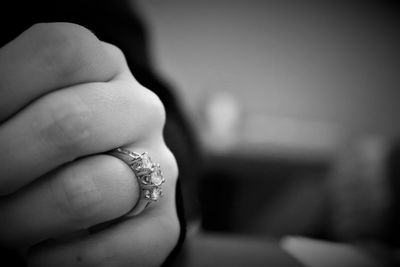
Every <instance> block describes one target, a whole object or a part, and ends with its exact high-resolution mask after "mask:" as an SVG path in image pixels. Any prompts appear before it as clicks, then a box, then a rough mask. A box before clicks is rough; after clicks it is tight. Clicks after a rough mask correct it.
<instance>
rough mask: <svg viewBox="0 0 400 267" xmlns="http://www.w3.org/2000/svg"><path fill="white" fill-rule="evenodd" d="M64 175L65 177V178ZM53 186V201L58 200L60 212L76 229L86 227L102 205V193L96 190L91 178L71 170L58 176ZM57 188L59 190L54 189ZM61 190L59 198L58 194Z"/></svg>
mask: <svg viewBox="0 0 400 267" xmlns="http://www.w3.org/2000/svg"><path fill="white" fill-rule="evenodd" d="M65 175H66V176H65ZM57 178H58V179H56V181H55V182H54V183H58V185H57V184H53V188H54V190H53V192H54V193H55V196H54V197H55V199H58V206H59V209H60V211H61V212H62V213H63V214H66V216H67V217H68V218H69V219H70V220H71V222H73V223H74V224H75V225H76V226H77V227H86V226H90V225H86V224H88V223H90V220H91V219H92V218H93V217H95V216H96V215H97V214H98V212H99V209H100V208H101V203H102V192H101V191H100V190H99V189H98V188H97V186H96V184H95V182H94V181H93V178H92V177H90V176H85V175H81V174H79V173H77V172H75V171H73V170H69V171H67V173H64V174H63V175H59V177H57ZM57 187H59V189H56V188H57ZM59 190H61V192H62V193H61V197H60V194H58V192H60V191H59Z"/></svg>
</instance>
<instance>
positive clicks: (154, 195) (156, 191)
mask: <svg viewBox="0 0 400 267" xmlns="http://www.w3.org/2000/svg"><path fill="white" fill-rule="evenodd" d="M143 193H144V197H145V198H146V199H149V200H153V201H157V200H158V199H159V198H160V197H161V196H162V191H161V188H158V187H154V188H150V189H146V190H144V192H143Z"/></svg>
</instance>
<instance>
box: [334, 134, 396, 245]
mask: <svg viewBox="0 0 400 267" xmlns="http://www.w3.org/2000/svg"><path fill="white" fill-rule="evenodd" d="M390 145H391V144H390V142H389V140H386V139H385V138H383V137H382V136H365V137H360V138H358V139H357V140H354V142H353V143H351V144H348V145H346V146H345V147H343V149H342V151H340V152H339V155H338V157H337V160H336V162H335V163H334V164H333V167H332V172H331V177H330V184H331V186H332V187H331V188H332V192H331V193H332V195H331V196H332V213H331V214H332V222H331V226H332V234H333V236H334V237H336V238H337V239H339V240H341V241H371V240H379V241H380V242H383V241H385V240H387V236H385V235H386V230H387V227H388V226H389V224H388V223H389V222H388V220H389V217H388V216H389V209H390V201H391V199H390V197H391V192H390V187H389V177H388V174H389V173H388V169H387V162H388V156H389V149H390Z"/></svg>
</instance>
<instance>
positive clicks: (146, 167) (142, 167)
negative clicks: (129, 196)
mask: <svg viewBox="0 0 400 267" xmlns="http://www.w3.org/2000/svg"><path fill="white" fill-rule="evenodd" d="M107 154H108V155H111V156H114V157H116V158H118V159H120V160H122V161H123V162H125V163H126V164H127V165H128V166H129V167H130V168H131V170H132V171H133V173H134V174H135V176H136V179H137V181H138V184H139V190H140V195H139V200H138V202H137V203H136V205H135V206H134V207H133V209H132V210H131V211H130V212H129V215H133V216H135V215H138V214H139V213H141V212H142V211H143V210H144V209H145V208H146V207H148V206H149V205H150V204H151V203H152V202H155V201H157V200H158V199H160V198H161V197H162V195H163V191H162V188H161V185H162V184H163V183H164V182H165V179H164V177H163V174H162V171H161V168H160V164H157V163H154V162H153V161H152V160H151V158H150V156H149V155H148V153H147V152H144V153H142V154H140V153H137V152H132V151H129V150H127V149H123V148H120V147H119V148H116V149H113V150H111V151H110V152H108V153H107Z"/></svg>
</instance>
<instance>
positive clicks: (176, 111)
mask: <svg viewBox="0 0 400 267" xmlns="http://www.w3.org/2000/svg"><path fill="white" fill-rule="evenodd" d="M22 2H23V3H21V1H11V0H8V1H3V2H2V7H1V9H0V10H1V11H0V12H1V15H0V21H1V25H2V26H1V36H0V46H3V45H5V44H6V43H8V42H9V41H11V40H12V39H13V38H15V37H16V36H18V35H19V34H21V33H22V32H23V31H25V30H26V29H28V28H29V27H30V26H32V25H33V24H35V23H39V22H71V23H76V24H79V25H82V26H84V27H86V28H88V29H89V30H91V31H92V32H93V33H94V34H95V35H96V36H97V37H98V38H99V39H100V40H102V41H105V42H108V43H112V44H114V45H116V46H118V47H119V48H120V49H121V50H122V51H123V52H124V54H125V56H126V59H127V62H128V65H129V68H130V70H131V71H132V73H133V74H134V76H135V78H136V79H137V80H138V81H139V82H140V83H141V84H142V85H144V86H145V87H147V88H149V89H150V90H153V91H154V92H155V93H156V94H157V95H158V96H159V97H160V99H161V101H162V102H163V103H164V106H165V108H166V112H167V122H166V125H165V129H164V136H165V140H166V143H167V145H168V147H169V148H170V149H171V150H172V151H173V153H174V155H175V157H176V159H177V162H178V166H179V173H180V179H179V180H184V181H185V182H184V183H183V184H182V186H183V188H184V190H183V191H184V192H187V193H186V194H185V198H193V197H192V195H191V194H190V192H192V190H191V188H192V187H193V186H194V184H193V183H194V182H195V181H196V179H195V177H193V176H195V175H197V174H198V173H199V168H198V166H199V164H198V160H199V158H198V157H197V156H196V155H198V153H197V149H196V142H195V139H194V138H193V137H194V136H193V134H192V131H191V128H190V126H189V124H188V122H187V121H186V118H185V117H184V116H183V115H182V112H181V110H180V108H179V105H178V103H177V101H176V99H175V96H174V95H173V92H172V91H171V90H170V88H168V86H167V85H166V83H165V82H164V81H162V80H161V79H160V77H159V76H158V75H156V73H155V72H154V69H153V67H152V64H153V63H152V60H151V56H150V53H149V50H148V36H147V34H146V30H145V27H144V25H143V24H142V20H141V19H140V17H139V14H138V13H136V12H135V7H134V5H133V3H131V2H132V1H122V0H118V1H104V0H84V1H78V0H65V1H48V0H41V1H22ZM27 11H28V12H29V14H26V13H25V12H27ZM180 186H181V184H180V182H178V186H177V197H176V199H177V209H178V216H179V219H180V223H181V229H182V231H181V235H180V241H179V244H181V243H182V242H183V239H184V233H185V215H184V209H183V201H182V196H181V190H180ZM184 203H193V202H192V201H191V200H188V201H185V202H184ZM189 206H190V207H186V209H185V210H186V211H187V212H186V217H188V218H189V219H193V218H195V217H196V216H197V212H196V210H197V209H195V208H194V207H195V205H189ZM177 247H179V245H178V246H177ZM176 250H177V248H176V249H175V250H174V252H173V253H172V254H171V255H170V256H173V255H174V253H176ZM167 263H168V260H167V262H166V264H167Z"/></svg>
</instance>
